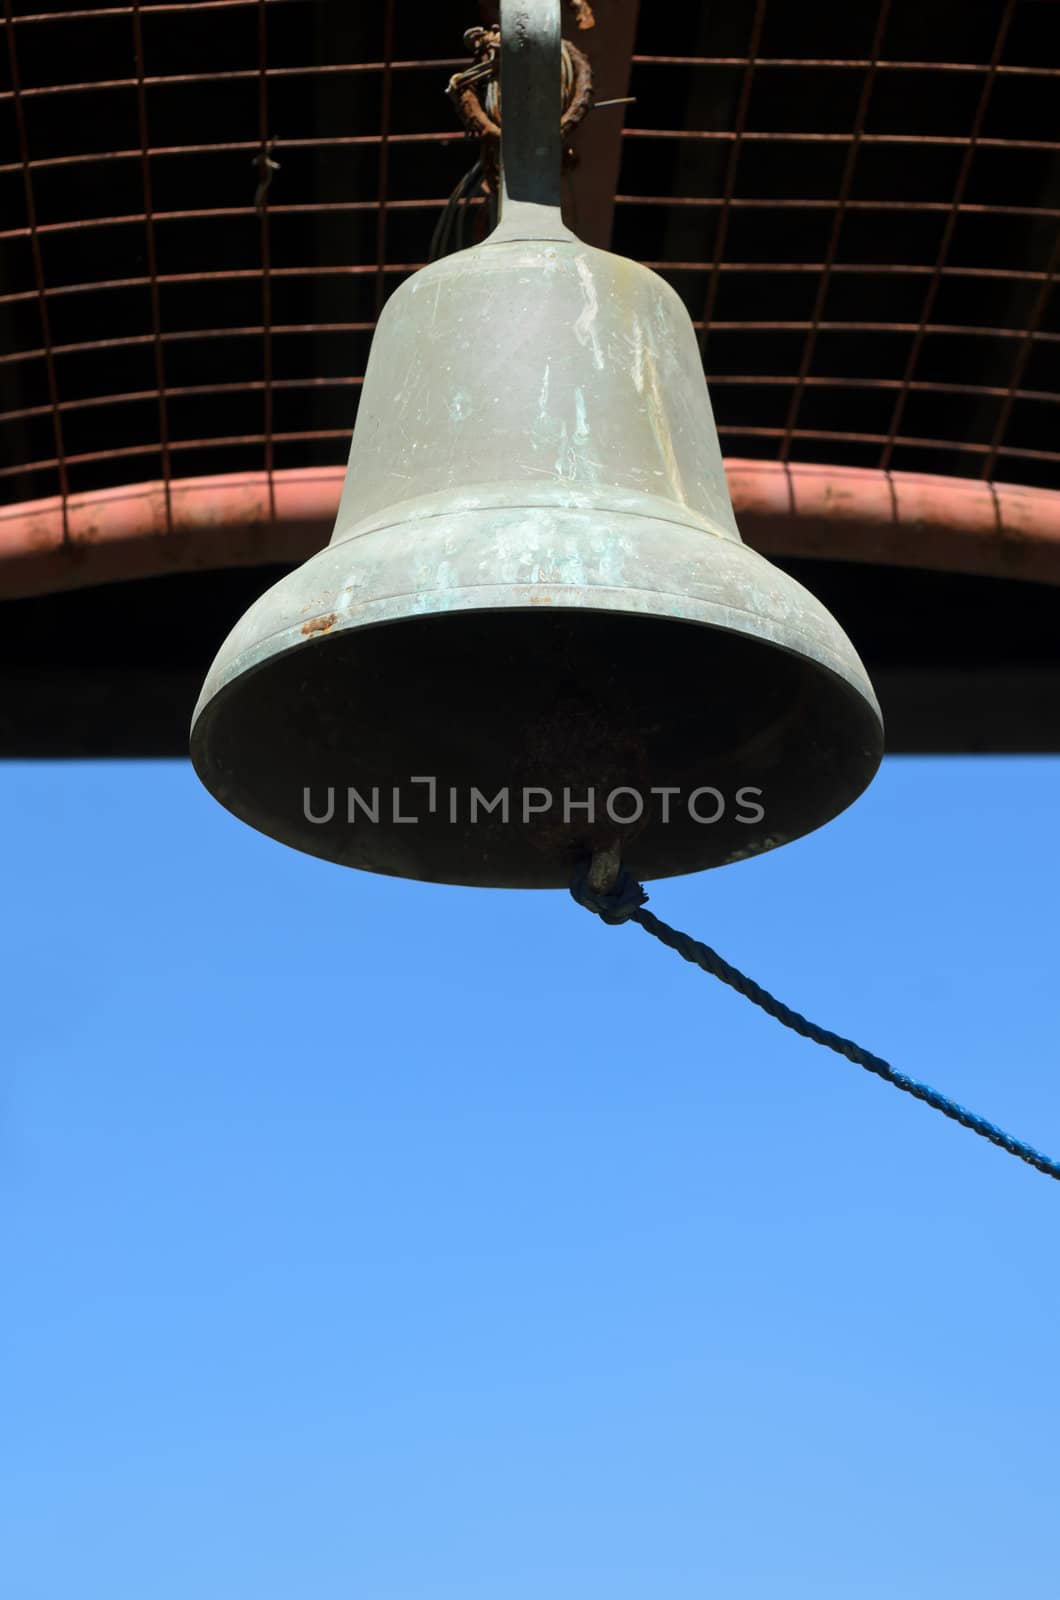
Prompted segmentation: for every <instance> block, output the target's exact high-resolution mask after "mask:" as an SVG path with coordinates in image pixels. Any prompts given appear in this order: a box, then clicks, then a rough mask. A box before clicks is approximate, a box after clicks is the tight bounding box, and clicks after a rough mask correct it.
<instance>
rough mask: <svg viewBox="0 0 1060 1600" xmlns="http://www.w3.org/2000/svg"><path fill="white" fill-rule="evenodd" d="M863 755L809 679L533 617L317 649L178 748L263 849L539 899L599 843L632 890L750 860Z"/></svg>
mask: <svg viewBox="0 0 1060 1600" xmlns="http://www.w3.org/2000/svg"><path fill="white" fill-rule="evenodd" d="M881 754H882V731H881V728H880V724H879V720H878V717H877V714H876V711H875V709H874V708H873V706H872V705H871V704H870V703H869V702H868V701H867V700H866V699H865V698H864V697H863V696H862V695H861V694H860V693H859V692H858V690H857V689H855V688H853V687H852V686H851V685H849V684H848V683H847V682H846V681H845V680H844V679H842V678H841V677H839V676H838V675H837V674H836V673H833V672H831V671H830V670H829V669H827V668H826V667H823V666H821V665H819V664H818V663H817V662H816V661H814V660H812V659H810V658H807V657H804V656H801V655H798V654H795V653H793V652H792V651H790V650H787V649H783V648H781V647H778V646H776V645H773V644H770V643H766V642H763V641H762V640H760V639H758V638H756V637H754V636H749V635H746V634H739V633H734V632H729V631H727V630H723V629H720V628H713V627H709V626H704V625H703V624H698V623H690V622H682V621H672V620H668V619H660V618H656V617H642V616H636V615H627V614H616V613H608V612H600V611H596V612H594V611H588V610H574V609H571V610H567V611H564V610H558V609H553V610H550V611H547V610H545V609H544V608H540V609H533V610H519V611H503V612H498V611H472V612H467V611H464V612H460V613H458V614H456V613H450V614H442V615H433V616H425V617H418V618H413V619H407V620H402V621H399V622H390V623H385V624H380V625H377V626H373V627H347V628H345V629H341V630H338V629H336V630H333V631H331V632H329V633H326V634H321V635H319V636H317V637H315V638H313V639H310V640H307V641H305V642H304V643H300V644H299V645H297V646H294V647H293V648H290V649H287V650H285V651H283V652H282V653H279V654H276V655H273V656H271V657H270V658H268V659H266V660H265V661H263V662H261V663H259V664H257V665H255V666H253V667H252V668H250V669H249V670H247V671H245V672H244V673H242V674H241V675H239V676H237V677H236V678H235V679H234V680H233V681H231V682H230V683H228V684H227V685H225V686H224V687H223V688H222V689H221V690H220V691H219V692H218V693H217V694H216V695H215V696H214V697H213V699H212V700H210V701H209V702H208V703H207V704H206V705H205V706H204V707H203V709H202V711H201V713H200V715H199V717H198V720H197V722H196V725H195V729H194V732H193V738H192V758H193V761H194V763H195V766H196V769H197V771H198V773H199V775H200V777H201V778H202V779H203V781H204V782H205V783H206V785H207V787H208V788H209V789H210V790H211V791H212V792H213V793H214V794H215V795H216V796H217V798H218V799H219V800H220V801H221V802H222V803H223V804H224V805H225V806H227V807H228V809H229V810H231V811H232V812H234V813H235V814H236V815H237V816H239V817H240V818H242V819H243V820H244V821H246V822H248V823H250V824H251V825H252V826H254V827H255V828H258V829H260V830H261V831H262V832H264V833H267V834H269V835H271V836H272V837H274V838H276V839H279V840H281V841H283V842H284V843H285V844H288V845H292V846H294V847H296V848H297V849H300V850H303V851H307V852H309V853H310V854H312V855H317V856H322V857H324V858H326V859H328V860H331V861H336V862H340V863H343V864H345V865H347V866H352V867H358V868H362V869H365V870H369V871H373V872H381V873H390V874H395V875H400V876H402V877H414V878H419V879H425V880H429V881H433V882H442V883H454V884H468V885H478V886H488V885H495V886H507V887H515V888H550V887H562V886H564V885H566V884H568V883H569V881H570V878H571V873H572V870H573V867H574V865H575V862H576V861H577V859H578V857H579V856H580V855H582V854H584V853H585V852H586V851H587V850H589V849H592V848H593V847H594V846H601V845H606V844H611V843H614V842H615V841H616V840H620V841H621V842H622V848H623V859H624V860H625V862H626V864H627V865H628V866H629V868H630V870H631V871H632V872H633V873H634V874H635V875H637V876H638V877H640V878H646V879H651V878H661V877H667V876H671V875H674V874H677V873H684V872H693V871H697V870H699V869H701V868H705V867H712V866H718V865H722V864H724V863H725V862H728V861H731V860H735V859H739V858H741V857H743V856H748V855H753V854H757V853H758V852H760V851H762V850H765V849H770V848H772V847H773V846H774V845H777V844H781V843H784V842H786V841H787V840H790V839H793V838H797V837H798V836H799V835H801V834H804V833H807V832H809V831H810V830H811V829H813V828H815V827H818V826H819V825H820V824H822V823H824V822H826V821H827V820H828V819H829V818H831V817H833V816H834V815H835V814H836V813H837V812H839V811H841V810H842V809H843V808H844V807H845V806H847V805H848V804H849V803H850V802H851V801H852V800H853V799H855V797H856V796H857V795H858V794H859V793H860V792H861V790H862V789H863V788H864V787H865V786H866V784H867V783H868V782H869V781H870V779H871V777H872V775H873V773H874V772H875V770H876V767H877V765H878V764H879V760H880V756H881ZM414 780H419V781H418V782H417V781H414ZM664 790H674V791H677V792H676V793H670V794H669V795H666V794H664V793H662V792H660V791H664ZM749 790H753V791H756V792H755V793H754V795H753V796H749V795H748V794H747V792H746V791H749ZM590 791H592V813H591V814H590V811H589V809H588V808H587V804H586V802H587V801H588V799H589V793H590ZM653 791H654V792H653ZM697 791H703V792H699V793H697ZM741 791H744V793H743V795H742V796H741ZM504 794H506V795H507V804H506V805H505V804H504V802H503V800H502V801H498V799H497V796H498V795H504ZM476 795H477V796H479V797H481V798H476ZM546 796H547V797H548V804H547V806H546V804H545V797H546ZM719 797H720V802H719ZM488 805H492V809H487V806H488ZM719 805H720V809H719ZM756 808H760V815H756ZM410 819H411V820H410Z"/></svg>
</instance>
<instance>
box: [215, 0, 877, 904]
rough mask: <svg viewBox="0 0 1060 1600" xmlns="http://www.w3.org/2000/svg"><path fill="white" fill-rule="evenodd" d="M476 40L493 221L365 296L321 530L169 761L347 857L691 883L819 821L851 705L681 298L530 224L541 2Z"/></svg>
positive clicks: (537, 884)
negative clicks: (733, 435)
mask: <svg viewBox="0 0 1060 1600" xmlns="http://www.w3.org/2000/svg"><path fill="white" fill-rule="evenodd" d="M501 29H502V33H501V37H502V62H501V71H502V79H501V88H502V97H503V98H502V104H503V115H504V132H503V152H502V179H501V193H500V199H501V213H500V221H499V223H498V226H497V227H496V229H495V230H494V231H493V233H492V234H491V235H490V236H489V237H488V238H487V239H486V240H485V241H484V242H483V243H481V244H479V245H476V246H474V247H473V248H472V249H468V250H463V251H461V252H459V253H458V254H455V255H451V256H448V257H446V258H444V259H443V260H440V261H436V262H434V263H433V264H432V265H430V266H427V267H425V268H423V269H422V270H421V271H419V272H417V273H415V274H414V275H413V276H412V277H411V278H410V279H409V280H408V281H407V282H406V283H405V284H403V285H402V286H401V287H400V288H399V289H398V290H397V291H396V292H395V293H394V294H393V295H392V296H391V298H390V300H389V301H388V303H387V305H386V307H385V308H384V310H383V313H382V315H381V317H380V319H379V324H378V328H377V331H376V335H375V340H374V343H373V346H372V350H371V354H370V359H369V362H368V367H367V371H366V374H365V379H364V384H363V389H362V395H361V402H360V409H359V411H358V415H357V424H356V429H355V432H354V435H353V442H352V446H351V450H350V457H349V466H348V469H347V473H346V479H345V486H344V489H343V494H342V499H341V503H340V505H339V510H338V516H337V519H336V523H335V531H334V534H333V536H332V539H331V542H330V544H329V545H328V547H327V549H325V550H323V551H321V552H320V553H319V554H318V555H316V556H314V557H313V558H312V559H311V560H309V561H307V562H306V563H305V564H304V565H303V566H301V567H300V568H298V569H297V570H296V571H294V572H292V573H290V574H289V575H288V576H286V577H285V578H283V579H282V580H281V581H280V582H279V583H277V584H276V585H274V587H272V588H271V589H269V590H268V592H267V593H266V594H264V595H262V597H261V598H260V599H259V600H258V601H257V602H256V603H255V604H254V605H253V606H252V607H251V608H250V610H249V611H248V612H247V613H246V615H245V616H244V617H243V618H242V620H241V621H240V622H239V623H238V624H237V626H236V627H235V628H234V629H233V631H232V633H231V634H230V635H229V637H228V639H227V640H226V641H225V643H224V645H223V646H222V648H221V650H220V652H219V654H218V656H217V658H216V660H215V661H214V663H213V666H212V667H211V669H210V672H209V675H208V677H207V679H206V683H205V686H204V688H203V691H202V694H201V696H200V698H199V702H198V705H197V707H196V710H195V714H194V719H193V728H192V738H191V754H192V760H193V763H194V765H195V769H196V771H197V773H198V775H199V777H200V778H201V779H202V781H203V783H204V784H205V785H206V787H207V788H208V789H209V790H210V791H211V793H212V794H214V795H215V796H216V798H217V799H218V800H219V801H220V802H221V803H222V804H223V805H225V806H227V807H228V809H229V810H230V811H232V812H234V813H235V815H236V816H238V817H240V818H242V819H243V820H244V821H245V822H248V823H250V824H251V825H252V826H253V827H255V828H258V829H260V830H261V831H262V832H263V833H266V834H269V835H271V836H272V837H273V838H275V839H278V840H281V841H282V842H283V843H285V844H289V845H293V846H294V847H295V848H296V849H299V850H304V851H307V852H309V853H310V854H312V855H316V856H321V857H324V858H325V859H327V860H330V861H335V862H340V863H342V864H344V865H346V866H351V867H359V868H363V869H366V870H369V871H373V872H381V873H390V874H395V875H398V876H403V877H410V878H419V879H426V880H430V881H434V882H442V883H455V884H470V885H496V886H505V887H527V888H550V887H562V886H564V885H566V884H568V883H569V882H570V879H571V874H572V870H573V868H574V865H575V863H576V862H577V860H578V858H579V857H580V856H582V855H583V854H584V853H585V852H586V851H588V850H591V849H603V848H614V847H616V846H618V847H620V849H621V852H622V856H623V859H624V860H625V862H626V864H627V866H628V867H629V869H630V871H631V872H632V873H633V874H634V875H635V876H636V877H638V878H640V879H652V878H661V877H667V876H670V875H674V874H677V873H685V872H693V871H698V870H699V869H701V868H705V867H714V866H719V865H722V864H724V863H726V862H731V861H735V860H738V859H742V858H744V857H748V856H752V855H755V854H757V853H759V852H761V851H763V850H768V849H771V848H773V847H774V846H776V845H779V844H783V843H785V842H787V841H788V840H791V839H795V838H798V837H799V836H800V835H802V834H805V833H807V832H809V831H810V830H811V829H813V828H816V827H818V826H820V825H821V824H822V823H824V822H826V821H828V820H829V819H830V818H832V817H834V816H835V815H836V814H837V813H838V812H839V811H841V810H843V808H844V807H845V806H847V805H849V804H850V802H851V801H852V800H854V799H855V798H856V797H857V795H858V794H860V792H861V791H862V789H864V788H865V786H866V785H867V784H868V783H869V781H870V780H871V778H872V776H873V774H874V772H875V770H876V768H877V766H878V764H879V761H880V759H881V755H882V737H883V736H882V724H881V720H880V713H879V708H878V706H877V703H876V700H875V697H874V695H873V692H872V687H871V685H870V683H869V681H868V678H867V676H866V674H865V671H864V668H863V667H862V665H861V662H860V661H859V660H858V657H857V655H856V654H855V652H854V650H853V648H852V646H851V644H850V642H849V640H848V639H847V638H846V636H845V635H844V634H843V632H842V631H841V629H840V628H839V626H838V624H837V623H836V622H835V620H834V619H833V618H832V617H831V616H830V614H829V613H828V612H827V611H826V610H825V609H824V607H823V606H822V605H820V604H819V602H818V601H817V600H815V599H814V598H813V596H812V595H810V594H809V593H807V591H806V590H805V589H803V588H802V587H800V585H799V584H797V583H795V582H794V581H793V580H792V579H791V578H790V577H788V576H786V575H785V574H784V573H783V572H781V571H779V570H777V569H776V568H774V567H773V566H771V565H770V564H769V563H768V562H767V561H765V560H764V559H763V558H762V557H761V556H759V555H758V554H756V553H755V552H753V551H751V550H749V549H747V547H746V546H745V545H744V544H743V543H742V542H741V540H740V536H739V533H738V531H737V528H736V524H735V521H734V518H733V512H732V506H731V504H730V500H729V495H728V491H727V488H726V483H725V474H724V470H723V467H722V459H721V451H720V448H719V444H718V437H717V432H716V429H715V426H714V420H713V415H712V412H711V405H710V399H709V396H708V393H707V386H706V381H705V379H704V375H703V368H702V363H701V360H700V354H699V349H698V345H697V341H696V338H695V333H694V330H693V328H692V324H691V322H690V320H689V317H688V314H687V312H686V310H685V308H684V306H683V305H682V303H681V301H680V300H679V298H678V296H677V295H676V294H675V292H674V291H673V290H672V289H671V288H670V287H669V286H668V285H667V284H666V283H664V282H663V280H662V279H661V278H659V277H657V276H656V275H655V274H654V273H653V272H651V271H649V270H648V269H647V268H645V267H642V266H639V265H637V264H636V263H634V262H632V261H629V260H627V259H625V258H623V257H620V256H615V255H611V254H608V253H606V252H604V251H601V250H596V249H591V248H589V247H588V246H586V245H584V244H582V243H581V242H580V241H579V240H578V239H577V238H576V237H575V236H574V234H572V233H571V232H570V231H569V230H568V229H567V228H566V227H565V226H564V224H563V222H562V220H561V218H560V211H559V165H560V160H559V157H560V150H559V119H558V117H557V115H556V95H557V84H558V83H559V81H560V65H559V49H560V40H559V0H506V3H505V5H504V6H503V7H502V13H501Z"/></svg>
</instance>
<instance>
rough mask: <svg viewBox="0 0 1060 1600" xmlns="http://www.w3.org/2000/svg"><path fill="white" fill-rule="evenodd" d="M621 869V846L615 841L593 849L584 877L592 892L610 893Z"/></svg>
mask: <svg viewBox="0 0 1060 1600" xmlns="http://www.w3.org/2000/svg"><path fill="white" fill-rule="evenodd" d="M621 871H622V846H621V844H620V843H618V842H616V843H615V844H609V845H606V846H605V847H604V848H603V849H602V850H594V851H593V854H592V860H591V861H590V862H589V870H588V872H587V873H586V879H587V881H588V884H589V887H590V889H591V890H592V891H593V893H594V894H610V893H611V890H612V889H613V888H614V886H615V884H616V883H617V882H618V875H619V873H620V872H621Z"/></svg>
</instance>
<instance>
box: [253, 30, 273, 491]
mask: <svg viewBox="0 0 1060 1600" xmlns="http://www.w3.org/2000/svg"><path fill="white" fill-rule="evenodd" d="M258 69H259V70H258V134H259V136H260V138H261V156H260V158H259V160H260V184H259V187H258V194H257V197H256V198H257V207H258V215H259V217H260V219H261V225H260V238H261V323H262V352H261V363H262V380H263V388H262V396H261V407H262V428H263V430H264V434H265V450H264V455H265V476H266V480H267V482H268V486H269V517H270V519H271V521H273V522H275V521H276V484H275V480H274V477H273V454H274V452H273V442H272V427H273V405H272V273H271V265H272V251H271V244H270V238H269V181H270V179H271V177H272V174H273V172H274V171H275V170H276V164H275V162H274V161H273V160H272V147H273V143H274V141H273V140H272V139H270V137H269V78H268V24H267V13H266V10H265V0H258Z"/></svg>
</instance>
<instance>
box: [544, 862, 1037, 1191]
mask: <svg viewBox="0 0 1060 1600" xmlns="http://www.w3.org/2000/svg"><path fill="white" fill-rule="evenodd" d="M570 892H571V894H572V896H573V897H574V899H575V900H576V901H577V903H578V904H579V905H580V906H584V907H585V908H586V910H587V911H592V912H594V913H595V914H596V915H597V916H598V917H599V918H600V919H601V920H602V921H603V922H606V923H607V924H608V925H609V926H611V927H617V926H618V925H619V924H621V923H623V922H639V924H640V926H641V927H642V928H643V929H644V930H645V932H646V933H650V934H651V935H652V937H653V938H655V939H658V940H659V942H660V943H661V944H664V945H665V946H666V947H667V949H668V950H675V951H676V952H677V954H678V955H679V956H680V957H681V958H682V960H684V961H689V962H691V963H692V965H693V966H694V967H699V968H700V970H701V971H702V972H706V973H709V974H710V976H711V977H712V978H720V980H721V982H722V983H727V984H728V985H729V988H730V989H735V990H736V992H737V994H742V995H743V997H744V999H745V1000H750V1001H751V1003H752V1004H753V1005H756V1006H759V1007H760V1008H761V1009H762V1010H763V1011H765V1012H766V1013H767V1014H768V1015H769V1016H771V1017H773V1018H775V1019H776V1021H777V1022H780V1023H783V1025H784V1027H785V1028H790V1029H791V1030H792V1032H793V1033H798V1034H801V1035H802V1037H803V1038H804V1039H811V1040H812V1041H813V1043H814V1044H819V1045H823V1046H824V1047H825V1049H827V1050H834V1051H836V1053H837V1054H838V1055H841V1056H845V1057H846V1059H847V1060H848V1061H852V1062H853V1063H854V1065H855V1066H857V1067H864V1068H865V1071H866V1072H873V1073H875V1074H876V1076H877V1077H878V1078H882V1079H883V1080H884V1082H885V1083H890V1084H893V1085H894V1087H895V1088H896V1089H901V1090H902V1092H903V1093H904V1094H911V1095H912V1096H913V1098H914V1099H915V1100H922V1101H923V1102H924V1104H925V1105H929V1106H931V1107H932V1108H933V1109H934V1110H935V1111H941V1112H942V1115H943V1116H944V1117H949V1118H950V1120H951V1122H959V1123H960V1125H961V1127H962V1128H968V1129H970V1130H971V1132H972V1133H977V1134H978V1135H979V1137H980V1138H981V1139H989V1141H990V1143H991V1144H995V1145H997V1147H998V1148H999V1149H1000V1150H1006V1151H1007V1152H1008V1154H1009V1155H1010V1156H1016V1157H1017V1158H1018V1159H1019V1160H1020V1161H1025V1162H1026V1163H1027V1165H1028V1166H1031V1167H1034V1168H1035V1169H1036V1171H1038V1172H1043V1173H1044V1174H1045V1176H1046V1177H1047V1178H1056V1179H1058V1180H1060V1161H1054V1160H1052V1159H1051V1157H1049V1156H1046V1155H1043V1154H1042V1153H1041V1151H1040V1150H1035V1149H1034V1148H1033V1146H1031V1145H1029V1144H1024V1143H1023V1141H1022V1139H1015V1138H1013V1136H1012V1134H1010V1133H1006V1132H1005V1131H1004V1129H1003V1128H999V1127H997V1126H996V1125H995V1124H994V1123H992V1122H988V1121H987V1119H986V1118H985V1117H980V1116H978V1115H977V1114H976V1113H975V1112H974V1111H968V1110H966V1108H965V1107H964V1106H961V1105H958V1104H957V1102H956V1101H955V1100H951V1099H950V1098H949V1096H948V1095H944V1094H942V1093H940V1091H939V1090H938V1089H932V1088H931V1086H930V1085H929V1084H926V1083H920V1082H919V1081H918V1080H917V1079H916V1078H908V1077H906V1075H905V1073H903V1072H897V1071H896V1070H895V1068H894V1067H892V1066H891V1065H890V1064H889V1063H888V1062H886V1061H884V1060H882V1059H881V1058H880V1057H879V1056H874V1055H873V1054H872V1053H871V1052H870V1051H868V1050H863V1049H862V1048H861V1046H860V1045H858V1044H855V1043H854V1042H853V1040H852V1039H844V1038H843V1037H842V1035H840V1034H838V1033H832V1032H831V1031H830V1030H829V1029H828V1028H821V1027H819V1026H818V1025H817V1023H816V1022H810V1021H809V1020H808V1019H807V1018H806V1017H804V1016H802V1015H801V1014H800V1013H799V1012H798V1011H793V1010H792V1009H791V1007H790V1006H786V1005H784V1003H783V1002H782V1001H780V1000H778V999H776V997H775V996H774V995H771V994H770V993H769V992H768V990H766V989H763V988H762V987H761V985H760V984H757V983H755V982H754V980H753V979H752V978H748V977H747V976H746V975H745V974H744V973H742V972H740V971H738V970H737V968H736V967H732V966H730V965H729V963H728V962H727V961H725V960H723V959H722V957H721V956H719V954H718V952H717V951H716V950H712V949H711V948H710V946H709V945H706V944H701V943H700V941H699V940H698V939H693V938H691V937H690V935H689V934H687V933H681V932H679V931H678V929H676V928H671V927H670V925H669V923H666V922H661V921H660V920H659V918H658V917H656V916H653V915H652V913H651V912H650V911H645V909H644V904H645V901H646V900H647V898H648V896H647V895H646V894H645V892H644V890H643V888H642V887H641V885H640V884H639V883H637V881H636V879H635V878H632V877H631V876H630V874H629V873H628V872H626V871H625V869H624V868H623V869H622V870H621V871H620V872H619V874H618V876H617V878H616V880H615V882H614V884H613V885H612V886H611V888H610V889H609V890H607V891H606V892H604V891H601V890H599V889H597V888H594V887H593V885H592V884H591V883H590V881H589V863H585V864H584V865H582V866H581V867H579V869H578V871H577V872H576V873H575V876H574V881H573V882H572V884H571V891H570Z"/></svg>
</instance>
